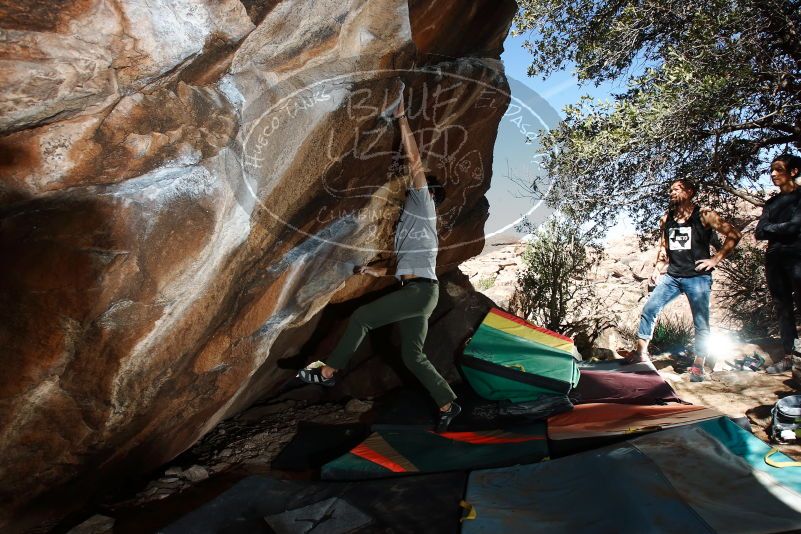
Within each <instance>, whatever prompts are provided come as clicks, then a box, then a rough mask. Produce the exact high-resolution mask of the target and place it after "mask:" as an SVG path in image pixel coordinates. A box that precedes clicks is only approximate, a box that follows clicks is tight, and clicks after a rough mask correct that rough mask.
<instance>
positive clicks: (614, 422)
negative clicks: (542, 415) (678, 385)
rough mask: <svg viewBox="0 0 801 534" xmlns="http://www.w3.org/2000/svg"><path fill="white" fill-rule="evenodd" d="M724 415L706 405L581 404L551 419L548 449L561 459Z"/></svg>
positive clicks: (552, 455)
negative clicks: (636, 436) (646, 434)
mask: <svg viewBox="0 0 801 534" xmlns="http://www.w3.org/2000/svg"><path fill="white" fill-rule="evenodd" d="M721 415H722V414H721V413H720V412H718V411H717V410H713V409H711V408H706V407H704V406H693V405H687V404H670V405H663V406H638V405H628V404H606V403H596V404H581V405H578V406H575V407H574V408H573V410H571V411H570V412H565V413H561V414H558V415H554V416H551V417H549V418H548V450H549V452H550V456H551V457H552V458H559V457H562V456H566V455H569V454H574V453H577V452H581V451H586V450H589V449H594V448H597V447H602V446H604V445H609V444H612V443H618V442H620V441H622V440H625V439H629V438H631V437H632V436H634V435H637V434H644V433H647V432H654V431H657V430H664V429H666V428H673V427H677V426H682V425H689V424H693V423H698V422H700V421H707V420H709V419H715V418H717V417H720V416H721Z"/></svg>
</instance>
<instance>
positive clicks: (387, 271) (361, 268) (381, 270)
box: [353, 265, 395, 278]
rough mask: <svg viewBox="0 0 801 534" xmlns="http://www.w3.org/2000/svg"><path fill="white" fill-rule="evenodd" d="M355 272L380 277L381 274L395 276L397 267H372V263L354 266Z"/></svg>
mask: <svg viewBox="0 0 801 534" xmlns="http://www.w3.org/2000/svg"><path fill="white" fill-rule="evenodd" d="M353 273H354V274H367V275H370V276H374V277H376V278H379V277H381V276H394V275H395V268H394V267H393V268H390V267H372V266H370V265H357V266H356V267H354V268H353Z"/></svg>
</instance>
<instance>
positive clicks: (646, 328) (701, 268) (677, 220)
mask: <svg viewBox="0 0 801 534" xmlns="http://www.w3.org/2000/svg"><path fill="white" fill-rule="evenodd" d="M695 192H696V187H695V185H694V184H693V183H692V182H690V181H689V180H685V179H679V180H675V181H674V182H673V183H672V184H670V190H669V195H670V208H669V209H668V212H667V213H666V214H665V215H663V216H662V218H661V219H660V220H659V223H660V241H659V254H658V256H657V261H656V265H655V266H654V271H653V274H651V279H650V280H649V285H650V286H656V287H654V290H653V293H651V296H650V298H649V299H648V301H647V302H646V303H645V306H644V307H643V310H642V314H641V315H640V327H639V329H638V331H637V337H638V338H639V339H638V340H637V349H636V350H635V351H633V352H632V353H630V354H629V355H628V358H629V359H630V360H632V361H649V357H648V342H649V341H650V339H651V338H652V337H653V334H654V326H655V324H656V317H657V315H659V312H660V311H662V308H664V307H665V306H666V305H667V304H668V303H669V302H670V301H672V300H673V299H675V298H676V297H678V296H679V294H680V293H684V294H685V295H686V296H687V300H688V301H689V302H690V310H691V312H692V316H693V324H694V326H695V343H694V349H695V350H694V352H695V358H694V360H693V364H692V367H691V369H690V380H691V381H693V382H702V381H703V380H704V360H705V359H706V354H707V346H706V340H707V337H708V336H709V295H710V292H711V290H712V270H713V269H714V268H715V266H716V265H717V264H718V263H720V262H721V261H722V260H723V259H724V258H725V257H726V256H728V255H729V253H730V252H731V251H732V250H734V247H735V246H737V242H738V241H740V237H741V234H740V232H739V230H737V229H736V228H735V227H734V226H732V225H731V224H730V223H728V222H726V221H724V220H722V219H721V218H720V217H719V216H718V214H717V213H715V212H714V211H712V210H711V209H708V208H701V207H699V206H698V205H696V204H695V203H694V202H693V197H694V196H695ZM714 231H717V232H719V233H720V234H722V235H723V236H724V237H725V241H724V242H723V245H722V246H721V247H720V249H719V250H718V251H717V253H716V254H715V255H714V256H712V255H710V249H709V245H710V241H711V239H712V235H713V232H714ZM660 277H661V278H660ZM657 282H658V283H657Z"/></svg>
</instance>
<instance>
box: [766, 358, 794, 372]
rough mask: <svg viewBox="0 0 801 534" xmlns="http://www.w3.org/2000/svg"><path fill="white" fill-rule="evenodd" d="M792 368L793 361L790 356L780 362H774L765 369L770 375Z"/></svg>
mask: <svg viewBox="0 0 801 534" xmlns="http://www.w3.org/2000/svg"><path fill="white" fill-rule="evenodd" d="M792 368H793V361H792V360H791V359H790V358H782V359H781V360H779V361H778V362H776V363H774V364H773V365H771V366H769V367H768V368H767V369H765V372H766V373H768V374H769V375H778V374H780V373H784V372H787V371H789V370H790V369H792Z"/></svg>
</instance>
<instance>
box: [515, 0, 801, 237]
mask: <svg viewBox="0 0 801 534" xmlns="http://www.w3.org/2000/svg"><path fill="white" fill-rule="evenodd" d="M518 4H519V6H520V10H519V12H518V15H517V17H516V20H515V26H516V32H517V33H518V34H526V35H535V36H536V40H533V41H528V42H527V43H526V46H527V48H528V49H529V50H530V51H531V53H532V64H531V67H530V69H529V74H531V75H541V76H547V75H548V74H549V73H551V72H553V71H556V70H559V69H561V68H564V67H565V66H566V65H568V64H570V63H574V64H575V68H576V73H577V75H578V77H579V79H580V80H583V81H592V82H595V83H601V82H604V81H606V80H623V79H625V80H626V82H627V84H626V89H625V90H623V91H622V92H621V93H619V94H616V95H614V97H613V98H612V100H611V101H599V100H593V99H591V98H589V97H584V98H582V100H581V101H580V102H578V103H576V104H575V105H572V106H568V107H567V108H566V109H565V120H564V122H563V123H562V124H561V126H560V127H559V128H556V129H554V130H552V131H550V132H546V133H544V134H543V137H542V139H541V143H542V144H543V146H544V147H545V148H546V150H548V151H549V154H550V156H549V157H548V158H547V160H546V162H545V164H546V166H547V169H548V171H549V172H550V174H551V175H552V177H553V178H554V180H555V186H554V187H553V188H552V189H551V195H550V198H549V202H551V203H552V204H553V205H555V206H557V207H558V208H559V209H560V210H562V211H564V212H566V213H568V214H572V215H573V216H575V217H578V218H579V219H580V220H585V219H589V220H592V221H595V222H597V223H599V224H604V223H612V222H613V221H614V220H615V216H616V215H617V214H618V213H619V212H621V211H625V212H628V213H629V214H630V215H631V216H632V217H633V218H634V219H635V221H636V222H637V225H638V228H639V229H640V230H641V231H644V230H645V229H646V228H648V229H650V228H653V227H654V224H655V223H654V221H655V220H656V219H657V218H658V216H659V214H660V213H661V212H663V211H664V208H665V204H666V198H665V189H666V185H667V184H668V183H669V182H670V181H671V180H673V179H675V178H677V177H685V178H690V179H693V180H695V181H696V182H698V183H700V184H702V191H703V192H704V194H705V197H704V198H703V201H704V202H706V203H708V204H711V205H712V207H713V208H716V209H723V208H725V207H727V206H729V205H730V197H737V198H740V199H742V200H746V201H748V202H751V203H753V204H755V205H761V204H762V202H763V191H762V190H761V186H760V185H759V184H758V183H757V181H758V178H759V175H760V172H761V171H762V169H763V168H764V166H765V159H766V157H768V155H769V153H770V152H775V151H778V150H783V149H785V148H786V147H787V146H795V147H796V148H798V147H799V146H801V10H800V9H799V6H800V5H801V2H799V1H798V0H796V1H785V0H645V1H635V0H620V1H615V2H609V1H606V0H518ZM610 199H613V201H610ZM724 213H725V210H724Z"/></svg>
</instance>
